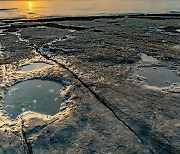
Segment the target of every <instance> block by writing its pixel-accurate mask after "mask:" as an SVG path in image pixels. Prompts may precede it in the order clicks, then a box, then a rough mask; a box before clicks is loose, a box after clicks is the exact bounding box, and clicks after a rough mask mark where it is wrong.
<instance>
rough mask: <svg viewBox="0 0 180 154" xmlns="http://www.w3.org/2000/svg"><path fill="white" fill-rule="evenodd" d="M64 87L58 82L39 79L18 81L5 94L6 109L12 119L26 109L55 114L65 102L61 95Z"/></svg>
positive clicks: (4, 104)
mask: <svg viewBox="0 0 180 154" xmlns="http://www.w3.org/2000/svg"><path fill="white" fill-rule="evenodd" d="M63 88H64V87H63V85H61V84H59V83H57V82H54V81H47V80H39V79H35V80H27V81H24V82H20V83H17V84H15V85H13V86H11V87H10V88H9V90H8V91H7V93H6V94H5V99H4V102H3V107H4V110H5V112H6V114H7V116H8V117H10V118H11V119H15V118H16V117H17V116H18V115H20V114H21V113H23V112H25V111H34V112H38V113H42V114H47V115H54V114H56V113H58V112H59V108H60V105H61V103H62V102H63V99H62V98H61V97H60V92H61V91H62V90H63Z"/></svg>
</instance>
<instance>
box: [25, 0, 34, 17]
mask: <svg viewBox="0 0 180 154" xmlns="http://www.w3.org/2000/svg"><path fill="white" fill-rule="evenodd" d="M26 10H27V13H26V17H27V18H35V17H36V13H35V2H32V1H28V2H26Z"/></svg>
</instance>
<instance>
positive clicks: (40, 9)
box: [0, 0, 180, 19]
mask: <svg viewBox="0 0 180 154" xmlns="http://www.w3.org/2000/svg"><path fill="white" fill-rule="evenodd" d="M171 11H174V12H177V13H180V0H41V1H36V0H33V1H31V0H29V1H28V0H27V1H22V0H21V1H7V0H1V1H0V19H4V18H39V17H41V18H44V17H52V16H86V15H109V14H123V13H169V12H171Z"/></svg>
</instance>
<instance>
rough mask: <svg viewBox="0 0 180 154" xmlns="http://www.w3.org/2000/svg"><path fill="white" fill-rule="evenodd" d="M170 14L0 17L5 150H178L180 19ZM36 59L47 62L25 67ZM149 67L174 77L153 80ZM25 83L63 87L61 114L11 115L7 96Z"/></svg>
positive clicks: (0, 127)
mask: <svg viewBox="0 0 180 154" xmlns="http://www.w3.org/2000/svg"><path fill="white" fill-rule="evenodd" d="M160 18H161V19H163V20H160ZM167 18H168V20H164V19H166V16H163V15H161V16H160V15H154V16H149V17H148V16H143V17H142V16H140V15H139V17H138V16H136V17H134V16H129V17H112V18H110V17H108V18H107V17H105V18H103V17H94V18H92V17H89V18H88V17H84V18H81V19H79V18H74V19H73V20H69V19H67V20H66V19H64V20H55V19H54V20H52V19H51V20H50V19H46V20H45V19H41V20H32V21H28V20H26V21H21V23H19V21H13V20H12V21H10V23H8V22H7V21H0V24H2V25H3V27H1V29H2V31H1V33H0V45H1V46H0V99H1V105H0V107H1V108H0V109H1V111H0V134H1V136H2V137H1V138H0V153H30V154H32V153H35V154H36V153H37V154H39V153H118V154H119V153H140V154H142V153H157V154H158V153H159V154H161V153H164V154H165V153H179V152H180V142H179V141H180V134H179V132H180V127H179V125H180V119H179V117H180V113H179V110H180V106H179V105H180V104H179V100H180V87H179V86H180V83H179V71H180V67H179V60H180V57H179V55H180V50H179V48H175V47H177V46H179V39H180V35H179V33H174V30H173V31H169V27H178V26H179V25H178V24H179V16H178V15H176V17H174V16H172V17H171V16H167ZM151 19H153V20H151ZM8 24H10V25H8ZM162 27H166V29H164V31H162V30H160V29H162ZM167 27H168V28H167ZM13 28H16V29H15V30H13ZM171 29H172V28H171ZM165 31H168V32H165ZM36 62H43V63H45V64H47V66H45V67H43V66H42V67H38V68H37V69H36V68H35V69H31V70H30V71H20V68H22V67H24V66H28V64H34V63H36ZM142 68H143V69H144V68H148V69H150V68H151V69H154V70H155V68H156V69H157V70H158V69H162V68H166V69H167V70H169V71H170V72H172V73H173V75H174V76H175V77H174V76H173V77H172V74H169V73H167V74H166V76H169V75H170V76H171V77H172V78H171V79H172V81H171V82H168V80H170V79H169V78H167V79H166V78H165V79H164V77H165V76H164V77H163V79H162V80H164V81H163V83H164V82H166V80H167V84H165V86H164V85H163V84H161V82H162V80H161V79H160V78H159V76H157V78H158V80H156V82H154V84H153V85H151V84H150V83H149V79H148V77H149V76H153V77H154V76H156V74H155V73H156V72H153V71H152V72H150V71H149V70H146V72H148V73H150V75H149V76H146V75H144V74H143V73H142V74H140V73H139V72H138V70H139V69H142ZM165 71H166V70H163V72H165ZM153 73H154V75H153ZM146 74H147V73H146ZM162 75H163V74H162ZM26 80H31V81H33V80H36V81H37V80H48V81H52V82H56V83H57V84H61V85H63V87H64V88H63V89H62V90H61V92H60V94H59V98H60V97H61V98H63V100H61V101H62V102H61V105H60V108H59V112H58V113H56V114H53V115H50V114H42V113H41V112H39V113H38V112H37V111H34V110H32V109H30V110H29V111H27V110H22V112H21V114H20V115H19V116H18V117H17V118H16V120H11V119H10V118H9V117H8V116H7V115H6V114H5V113H4V111H5V109H4V106H3V100H4V98H5V97H6V93H7V91H8V89H11V88H12V86H13V85H16V84H18V83H21V82H25V81H26ZM153 80H155V79H153ZM159 84H160V86H159ZM37 86H38V84H37ZM50 92H53V91H50ZM29 95H31V94H29ZM57 101H58V102H60V100H59V99H57ZM21 103H25V102H24V101H23V100H22V101H21ZM36 103H38V102H36ZM46 103H47V102H46ZM46 103H44V107H46ZM49 103H52V101H51V100H50V102H49ZM42 104H43V103H42ZM41 107H42V108H43V105H41Z"/></svg>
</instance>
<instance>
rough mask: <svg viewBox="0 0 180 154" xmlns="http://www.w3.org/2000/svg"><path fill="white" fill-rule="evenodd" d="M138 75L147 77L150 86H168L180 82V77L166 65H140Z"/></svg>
mask: <svg viewBox="0 0 180 154" xmlns="http://www.w3.org/2000/svg"><path fill="white" fill-rule="evenodd" d="M138 75H140V76H143V77H145V78H146V83H147V84H148V85H150V86H156V87H167V86H170V85H172V84H173V83H179V82H180V77H179V76H178V75H176V74H175V73H174V72H173V71H171V70H169V69H167V68H165V67H157V68H152V67H140V68H138Z"/></svg>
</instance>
